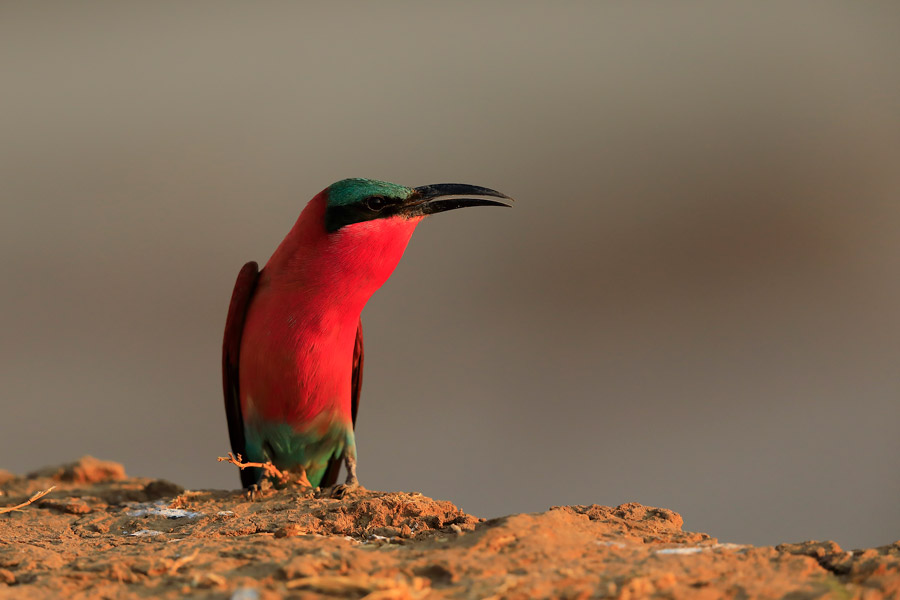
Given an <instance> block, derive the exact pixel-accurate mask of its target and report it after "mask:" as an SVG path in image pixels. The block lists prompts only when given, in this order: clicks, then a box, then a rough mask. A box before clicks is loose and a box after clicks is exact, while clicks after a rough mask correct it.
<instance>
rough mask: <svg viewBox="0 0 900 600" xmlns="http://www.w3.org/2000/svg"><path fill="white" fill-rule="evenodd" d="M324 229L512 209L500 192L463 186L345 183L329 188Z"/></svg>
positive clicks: (373, 181) (509, 200) (509, 199)
mask: <svg viewBox="0 0 900 600" xmlns="http://www.w3.org/2000/svg"><path fill="white" fill-rule="evenodd" d="M326 191H327V205H326V208H325V229H326V230H327V231H328V232H329V233H334V232H335V231H338V230H340V229H342V228H344V227H348V226H352V225H355V224H357V223H366V222H368V221H375V220H377V219H402V220H416V221H418V220H419V219H421V218H422V217H424V216H426V215H431V214H434V213H438V212H444V211H447V210H453V209H455V208H465V207H467V206H510V203H511V202H512V198H510V197H509V196H506V195H505V194H501V193H500V192H497V191H494V190H491V189H488V188H483V187H479V186H477V185H468V184H464V183H438V184H434V185H424V186H421V187H416V188H409V187H405V186H402V185H397V184H395V183H387V182H384V181H375V180H373V179H343V180H341V181H338V182H337V183H334V184H332V185H331V186H329V187H328V189H327V190H326Z"/></svg>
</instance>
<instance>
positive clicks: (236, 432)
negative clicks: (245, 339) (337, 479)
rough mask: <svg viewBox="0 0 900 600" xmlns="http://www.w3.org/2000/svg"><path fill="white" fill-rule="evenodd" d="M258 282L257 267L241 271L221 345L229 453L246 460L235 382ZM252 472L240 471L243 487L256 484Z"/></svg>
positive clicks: (239, 391)
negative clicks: (241, 455) (250, 307)
mask: <svg viewBox="0 0 900 600" xmlns="http://www.w3.org/2000/svg"><path fill="white" fill-rule="evenodd" d="M258 280H259V265H257V264H256V263H255V262H248V263H247V264H245V265H244V266H243V267H242V268H241V272H240V273H239V274H238V277H237V281H236V282H235V283H234V291H233V292H232V293H231V304H230V305H229V306H228V318H227V320H226V321H225V340H224V341H223V342H222V387H223V390H224V392H225V415H226V416H227V417H228V437H229V438H231V450H232V452H234V453H235V454H243V455H244V458H245V459H246V444H245V441H244V418H243V416H242V415H241V387H240V382H239V381H238V372H239V365H240V352H241V336H242V334H243V333H244V319H245V318H246V316H247V307H248V306H250V299H251V298H252V297H253V291H254V290H255V289H256V282H257V281H258ZM253 471H254V469H246V470H244V469H242V470H241V483H242V484H243V485H244V487H247V486H250V485H252V484H254V483H256V479H258V474H257V473H254V472H253Z"/></svg>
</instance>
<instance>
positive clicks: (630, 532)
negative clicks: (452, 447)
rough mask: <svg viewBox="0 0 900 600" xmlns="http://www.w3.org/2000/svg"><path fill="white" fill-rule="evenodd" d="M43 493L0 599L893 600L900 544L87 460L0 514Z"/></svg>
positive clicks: (21, 495)
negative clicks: (290, 485) (325, 493)
mask: <svg viewBox="0 0 900 600" xmlns="http://www.w3.org/2000/svg"><path fill="white" fill-rule="evenodd" d="M222 468H225V467H224V466H223V467H222ZM52 485H55V486H56V488H55V489H54V490H53V491H52V492H51V493H50V494H49V495H47V496H46V497H44V498H41V499H39V500H36V501H35V502H34V503H32V504H31V505H28V506H26V507H24V508H22V509H20V510H18V511H13V512H9V513H7V514H0V598H3V599H5V598H92V599H93V598H148V597H154V598H181V597H183V596H185V595H190V596H191V597H198V598H230V599H234V600H253V599H257V598H259V599H268V598H368V599H378V598H381V599H386V598H392V599H402V598H645V597H653V598H701V599H705V598H741V599H744V598H791V599H801V598H866V599H868V598H900V542H897V543H894V544H892V545H890V546H883V547H880V548H874V549H868V550H854V551H852V552H846V551H844V550H842V549H841V548H839V547H838V545H837V544H835V543H834V542H805V543H801V544H782V545H779V546H776V547H774V548H773V547H753V546H737V545H733V544H719V543H717V541H716V539H715V538H711V537H710V536H708V535H707V534H704V533H691V532H686V531H683V530H682V529H681V525H682V520H681V517H680V516H679V515H678V514H676V513H674V512H672V511H670V510H667V509H663V508H651V507H647V506H641V505H640V504H623V505H621V506H617V507H607V506H597V505H592V506H557V507H552V508H551V509H550V510H548V511H547V512H543V513H535V514H520V515H511V516H508V517H502V518H499V519H492V520H490V521H485V520H484V519H479V518H477V517H474V516H472V515H468V514H466V513H464V512H463V511H461V510H460V509H459V508H457V507H455V506H454V505H452V504H451V503H449V502H444V501H440V500H432V499H431V498H428V497H426V496H423V495H422V494H418V493H415V492H413V493H408V492H374V491H363V492H359V493H354V494H351V495H349V496H348V497H346V498H344V499H343V500H335V499H331V498H317V497H315V495H314V494H311V493H310V494H304V493H302V492H301V491H300V490H299V489H286V490H277V491H276V490H267V491H264V492H262V493H261V494H260V496H259V497H258V498H255V499H254V500H252V501H251V500H249V499H248V498H247V497H246V495H245V494H244V493H243V492H241V491H217V490H200V491H187V490H184V489H183V488H181V487H180V486H178V485H175V484H173V483H169V482H167V481H161V480H150V479H141V478H128V477H126V475H125V471H124V469H123V468H122V467H121V465H118V464H116V463H108V462H102V461H97V460H95V459H92V458H89V457H85V458H83V459H81V460H80V461H78V462H77V463H73V464H70V465H63V466H60V467H52V468H48V469H42V470H40V471H38V472H35V473H31V474H29V475H27V476H25V477H17V476H14V475H12V474H10V473H8V472H5V471H0V509H2V507H5V506H14V505H16V504H19V503H21V502H24V501H26V500H27V499H28V498H29V497H30V496H31V495H32V494H33V493H35V492H37V491H39V490H41V489H46V488H48V487H50V486H52Z"/></svg>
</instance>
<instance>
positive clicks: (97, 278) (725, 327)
mask: <svg viewBox="0 0 900 600" xmlns="http://www.w3.org/2000/svg"><path fill="white" fill-rule="evenodd" d="M898 30H900V6H898V5H897V4H896V3H893V2H883V3H865V4H847V3H839V2H810V3H807V4H804V3H801V2H798V3H791V4H790V5H789V6H788V5H786V4H779V5H773V4H768V5H754V4H751V3H745V5H743V6H739V5H735V4H731V3H729V4H728V5H727V6H725V5H722V4H716V3H678V4H667V3H657V4H649V3H647V4H645V3H566V4H563V3H556V4H549V3H537V2H535V3H527V2H518V1H516V2H496V3H469V4H467V3H454V4H452V5H449V4H445V5H435V4H429V5H423V4H420V3H415V2H408V3H390V4H389V3H348V4H343V3H341V4H339V3H319V4H313V3H265V2H258V3H252V4H249V3H223V2H205V3H204V2H192V3H180V2H171V3H166V2H153V3H142V4H135V3H116V2H106V3H104V2H82V3H66V2H59V3H49V2H45V3H4V4H3V5H2V7H0V73H2V81H0V102H2V111H0V198H2V218H0V248H2V256H3V260H2V262H0V281H2V282H3V284H2V286H0V331H2V340H0V365H2V367H0V383H2V388H0V407H2V411H0V467H3V468H6V469H9V470H12V471H15V472H26V471H28V470H30V469H34V468H36V467H39V466H42V465H47V464H53V463H59V462H63V461H69V460H74V459H76V458H77V457H79V456H81V455H83V454H86V453H89V454H93V455H95V456H98V457H100V458H105V459H111V460H116V461H120V462H122V463H124V464H125V466H126V468H127V470H128V472H129V473H130V474H132V475H141V476H152V477H165V478H168V479H171V480H174V481H176V482H178V483H180V484H182V485H185V486H188V487H190V488H203V487H218V488H236V487H238V475H237V473H236V471H235V470H234V469H233V468H231V467H228V466H225V465H221V464H217V463H216V456H218V455H222V454H224V453H225V452H226V451H227V450H228V449H229V444H228V438H227V431H226V424H225V414H224V410H223V407H222V398H221V389H220V388H221V379H220V377H221V376H220V347H221V338H222V331H223V327H224V322H225V314H226V310H227V306H228V301H229V298H230V295H231V289H232V285H233V283H234V279H235V277H236V275H237V272H238V270H239V268H240V266H241V265H242V264H243V263H244V262H245V261H247V260H257V261H260V262H264V261H265V260H267V258H268V257H269V255H270V254H271V253H272V251H273V250H274V249H275V247H276V246H277V244H278V243H279V242H280V241H281V239H282V238H283V236H284V235H285V234H286V233H287V231H288V230H289V229H290V227H291V225H292V224H293V222H294V220H295V219H296V218H297V215H298V214H299V212H300V210H301V209H302V208H303V206H304V205H305V203H306V202H307V200H308V199H309V198H311V197H312V196H313V195H314V194H316V193H317V192H318V191H320V190H321V189H323V188H324V187H326V186H327V185H329V184H330V183H332V182H333V181H336V180H338V179H342V178H345V177H371V178H377V179H384V180H388V181H394V182H398V183H403V184H406V185H421V184H426V183H437V182H445V181H459V182H467V183H474V184H478V185H484V186H488V187H493V188H495V189H499V190H501V191H503V192H505V193H507V194H509V195H511V196H514V197H515V198H516V199H517V200H518V202H517V204H516V206H515V208H514V209H512V210H499V209H477V210H468V211H458V212H453V213H448V214H445V215H441V216H440V217H438V218H434V219H430V220H428V221H426V222H425V223H424V224H423V225H422V226H420V227H419V229H418V231H417V233H416V235H415V236H414V238H413V240H412V242H411V244H410V247H409V249H408V251H407V254H406V256H405V258H404V260H403V261H402V262H401V264H400V266H399V268H398V269H397V271H396V272H395V274H394V276H393V277H392V279H391V280H390V281H389V282H388V283H387V284H386V285H385V287H384V288H383V289H382V290H381V291H380V292H379V293H378V294H376V295H375V297H374V298H373V299H372V301H371V302H370V303H369V304H368V306H367V308H366V310H365V312H364V321H365V326H366V373H365V386H364V389H363V397H362V404H361V410H360V420H359V424H358V433H357V439H358V442H359V449H360V476H361V479H362V482H363V483H364V484H365V485H366V486H368V487H370V488H374V489H386V490H396V489H400V490H418V491H421V492H423V493H425V494H428V495H431V496H434V497H437V498H443V499H448V500H452V501H454V502H456V503H458V504H459V505H460V506H461V507H462V508H464V509H465V510H467V511H469V512H472V513H474V514H476V515H479V516H484V517H492V516H499V515H502V514H508V513H512V512H520V511H540V510H545V509H546V508H547V507H549V506H551V505H558V504H575V503H578V504H589V503H599V504H609V505H615V504H618V503H621V502H626V501H637V502H641V503H644V504H648V505H654V506H662V507H667V508H671V509H673V510H675V511H678V512H679V513H681V514H682V515H683V516H684V519H685V528H686V529H691V530H698V531H704V532H708V533H710V534H712V535H713V536H716V537H718V538H720V539H721V540H723V541H728V542H743V543H756V544H775V543H779V542H787V541H800V540H806V539H834V540H837V541H838V542H839V543H840V544H841V545H843V546H847V547H850V548H852V547H857V546H864V545H879V544H887V543H890V542H892V541H894V540H896V539H898V538H900V511H898V510H897V499H898V498H900V369H898V365H900V278H898V268H900V260H898V259H900V236H898V234H897V229H898V225H900V202H898V200H900V68H898V57H900V36H898V35H897V31H898Z"/></svg>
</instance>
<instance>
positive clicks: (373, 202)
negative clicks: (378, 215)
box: [366, 196, 385, 212]
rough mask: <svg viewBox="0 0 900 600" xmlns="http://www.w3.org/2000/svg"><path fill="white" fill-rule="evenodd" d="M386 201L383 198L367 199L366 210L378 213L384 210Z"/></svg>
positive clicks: (373, 197)
mask: <svg viewBox="0 0 900 600" xmlns="http://www.w3.org/2000/svg"><path fill="white" fill-rule="evenodd" d="M384 205H385V200H384V198H382V197H381V196H371V197H369V198H366V208H368V209H369V210H371V211H372V212H378V211H380V210H381V209H382V208H384Z"/></svg>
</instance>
